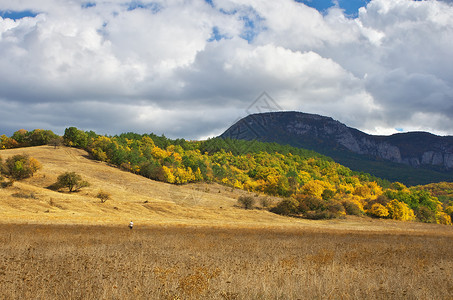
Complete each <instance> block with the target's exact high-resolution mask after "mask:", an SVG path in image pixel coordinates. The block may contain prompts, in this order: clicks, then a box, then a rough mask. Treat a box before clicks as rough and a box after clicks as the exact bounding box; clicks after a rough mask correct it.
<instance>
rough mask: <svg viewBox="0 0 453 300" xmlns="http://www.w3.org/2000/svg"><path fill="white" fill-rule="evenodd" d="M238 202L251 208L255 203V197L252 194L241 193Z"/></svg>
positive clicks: (246, 207)
mask: <svg viewBox="0 0 453 300" xmlns="http://www.w3.org/2000/svg"><path fill="white" fill-rule="evenodd" d="M238 203H239V205H241V206H242V207H243V208H245V209H252V208H253V205H255V199H254V198H253V197H252V196H245V195H242V196H240V197H239V199H238Z"/></svg>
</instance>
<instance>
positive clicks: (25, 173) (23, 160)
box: [3, 154, 41, 180]
mask: <svg viewBox="0 0 453 300" xmlns="http://www.w3.org/2000/svg"><path fill="white" fill-rule="evenodd" d="M39 169H41V164H40V163H39V162H38V161H37V160H36V159H34V158H33V157H30V156H28V155H26V154H17V155H14V156H13V157H10V158H8V159H7V160H6V162H5V164H4V166H3V173H4V174H5V175H7V176H9V177H11V178H13V179H15V180H21V179H25V178H29V177H32V176H33V174H34V173H35V172H36V171H38V170H39Z"/></svg>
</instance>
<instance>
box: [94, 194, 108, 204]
mask: <svg viewBox="0 0 453 300" xmlns="http://www.w3.org/2000/svg"><path fill="white" fill-rule="evenodd" d="M96 198H99V199H101V203H104V202H105V201H107V200H109V199H110V194H109V193H107V192H104V191H99V193H98V194H97V195H96Z"/></svg>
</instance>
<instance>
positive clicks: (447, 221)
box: [436, 212, 451, 225]
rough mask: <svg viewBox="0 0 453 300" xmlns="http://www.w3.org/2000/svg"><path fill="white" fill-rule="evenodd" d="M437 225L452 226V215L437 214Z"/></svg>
mask: <svg viewBox="0 0 453 300" xmlns="http://www.w3.org/2000/svg"><path fill="white" fill-rule="evenodd" d="M436 223H437V224H443V225H451V217H450V215H448V214H446V213H444V212H437V213H436Z"/></svg>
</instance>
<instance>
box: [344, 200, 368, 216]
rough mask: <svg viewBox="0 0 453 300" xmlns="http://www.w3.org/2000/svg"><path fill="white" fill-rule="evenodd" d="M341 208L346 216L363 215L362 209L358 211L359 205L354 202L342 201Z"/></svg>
mask: <svg viewBox="0 0 453 300" xmlns="http://www.w3.org/2000/svg"><path fill="white" fill-rule="evenodd" d="M343 207H344V209H345V210H346V213H347V214H348V215H353V216H361V215H363V211H362V209H360V206H359V204H357V203H356V202H354V201H350V200H346V201H343Z"/></svg>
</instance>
